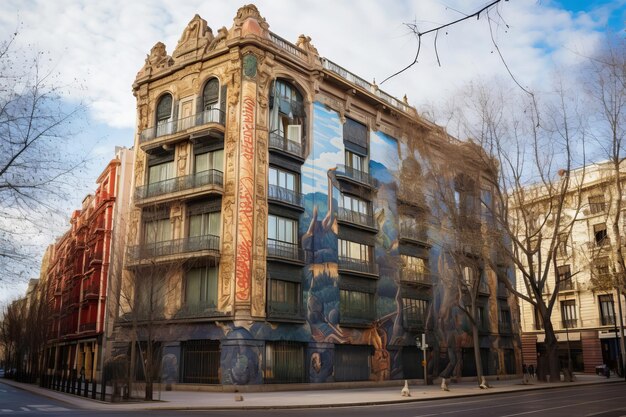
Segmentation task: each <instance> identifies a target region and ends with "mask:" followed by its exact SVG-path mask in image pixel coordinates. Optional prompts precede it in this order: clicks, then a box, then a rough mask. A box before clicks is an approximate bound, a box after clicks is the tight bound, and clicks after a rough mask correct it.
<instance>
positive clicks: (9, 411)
mask: <svg viewBox="0 0 626 417" xmlns="http://www.w3.org/2000/svg"><path fill="white" fill-rule="evenodd" d="M0 411H2V412H3V413H12V412H13V410H11V409H9V408H3V409H2V410H0Z"/></svg>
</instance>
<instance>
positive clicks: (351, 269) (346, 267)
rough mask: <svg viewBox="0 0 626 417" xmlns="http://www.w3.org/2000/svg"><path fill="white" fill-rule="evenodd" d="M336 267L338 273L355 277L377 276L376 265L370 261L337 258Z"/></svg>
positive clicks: (343, 257)
mask: <svg viewBox="0 0 626 417" xmlns="http://www.w3.org/2000/svg"><path fill="white" fill-rule="evenodd" d="M338 266H339V271H343V272H347V273H352V274H357V275H371V276H373V277H377V276H378V265H376V264H375V263H374V262H372V261H364V260H361V259H354V258H348V257H345V256H339V262H338Z"/></svg>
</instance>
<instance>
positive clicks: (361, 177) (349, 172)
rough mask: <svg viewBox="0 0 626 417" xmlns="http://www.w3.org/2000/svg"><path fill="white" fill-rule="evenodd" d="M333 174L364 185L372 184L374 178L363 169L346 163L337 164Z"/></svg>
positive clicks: (371, 185) (369, 185)
mask: <svg viewBox="0 0 626 417" xmlns="http://www.w3.org/2000/svg"><path fill="white" fill-rule="evenodd" d="M335 175H336V176H337V178H344V179H347V180H349V181H351V182H355V183H357V184H361V185H365V186H367V187H373V186H374V179H373V178H372V176H371V175H370V174H369V173H367V172H365V171H359V170H358V169H354V168H352V167H349V166H347V165H337V169H336V170H335Z"/></svg>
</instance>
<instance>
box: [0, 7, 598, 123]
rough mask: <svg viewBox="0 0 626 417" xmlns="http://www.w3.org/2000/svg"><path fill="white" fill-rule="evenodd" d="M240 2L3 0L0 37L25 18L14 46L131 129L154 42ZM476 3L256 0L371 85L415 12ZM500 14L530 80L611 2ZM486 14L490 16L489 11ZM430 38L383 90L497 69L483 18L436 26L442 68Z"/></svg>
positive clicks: (441, 14)
mask: <svg viewBox="0 0 626 417" xmlns="http://www.w3.org/2000/svg"><path fill="white" fill-rule="evenodd" d="M244 3H245V2H234V1H228V2H217V1H200V0H191V1H186V2H174V1H167V0H161V1H147V0H146V1H133V2H127V1H123V0H110V1H107V2H85V1H77V0H58V1H54V2H51V1H45V0H30V1H20V0H12V1H11V0H9V1H6V2H2V4H1V5H0V16H1V17H0V35H1V37H0V39H5V38H6V37H7V35H8V34H9V33H11V32H12V31H14V29H15V27H16V26H17V19H18V18H19V21H20V22H23V25H22V27H21V28H20V29H19V32H20V36H19V42H20V45H34V46H35V47H37V48H39V49H42V50H48V51H51V52H52V56H53V60H52V62H53V63H54V64H55V65H56V69H57V70H58V71H60V72H61V73H62V75H63V77H64V78H65V81H66V82H67V83H68V84H75V82H74V80H75V79H77V80H82V82H83V84H84V87H85V89H82V90H79V89H73V90H72V93H71V95H72V97H73V98H85V99H87V101H88V102H90V103H92V113H91V116H92V117H93V118H94V119H95V120H97V121H99V122H104V123H107V124H109V125H110V126H112V127H127V128H132V127H133V125H134V122H135V100H134V97H133V96H132V94H131V91H130V89H131V85H132V82H133V80H134V77H135V75H136V73H137V71H138V70H139V69H140V68H141V66H142V64H143V61H144V59H145V56H146V54H147V53H148V52H149V50H150V48H151V47H152V45H154V43H156V42H157V41H163V42H165V43H166V45H167V49H168V51H169V52H170V53H171V52H172V50H173V49H174V47H175V45H176V42H177V40H178V37H179V36H180V35H181V33H182V31H183V29H184V28H185V26H186V25H187V23H188V22H189V20H190V19H191V18H192V17H193V16H194V14H195V13H198V14H200V15H201V16H202V17H203V18H205V19H206V20H207V22H208V24H209V26H210V27H212V28H213V30H214V32H216V31H217V29H218V28H219V27H221V26H226V27H230V26H231V25H232V19H233V17H234V16H235V14H236V11H237V8H238V7H239V6H241V5H243V4H244ZM472 3H473V4H468V2H467V1H462V0H456V1H452V2H448V3H447V5H448V7H445V6H443V5H442V3H441V2H438V1H434V0H432V1H419V2H416V1H403V2H387V1H382V0H381V1H376V0H366V1H361V2H359V3H358V7H357V6H355V4H354V3H353V2H348V1H343V2H342V1H339V2H337V1H330V0H306V1H300V2H291V1H286V0H282V1H276V0H260V1H257V2H256V4H257V6H258V8H259V10H260V12H261V14H262V15H263V16H264V17H265V18H266V19H267V21H268V23H269V24H270V29H271V30H272V31H274V32H276V33H278V34H279V35H281V36H283V37H284V38H286V39H288V40H292V41H295V39H296V38H297V36H298V35H299V34H300V33H301V32H303V33H306V34H307V35H309V36H311V37H312V38H313V43H314V45H315V46H316V47H317V48H318V50H319V51H320V54H321V55H323V56H325V57H327V58H329V59H330V60H332V61H335V62H337V63H338V64H340V65H342V66H343V67H345V68H347V69H348V70H350V71H353V72H355V73H357V74H358V75H360V76H362V77H363V78H365V79H366V80H373V79H374V78H376V79H377V81H378V82H379V83H380V81H382V79H383V78H385V77H386V76H388V75H390V74H391V73H393V72H395V71H397V70H398V69H400V68H401V67H402V66H403V65H405V64H407V63H408V62H410V61H411V59H412V57H413V54H414V52H415V46H416V41H415V39H414V37H413V36H412V35H411V34H409V31H408V29H407V27H406V26H404V25H403V23H407V22H411V21H414V20H415V21H416V23H417V24H418V25H419V27H420V29H422V30H424V29H428V28H430V27H432V26H433V25H434V24H435V23H442V22H445V21H449V20H450V19H453V18H458V17H459V16H460V15H459V14H458V12H456V11H454V10H455V9H456V10H459V11H461V12H465V13H468V12H471V11H474V10H476V9H477V8H478V7H480V6H481V5H482V4H483V3H482V2H478V1H475V2H472ZM304 11H305V12H304ZM499 12H500V14H501V15H502V17H503V19H504V21H505V22H506V23H507V24H508V25H509V28H508V29H507V28H506V26H504V24H502V23H500V24H499V25H497V26H496V25H495V24H494V26H493V28H494V31H495V35H496V37H497V40H498V43H499V45H500V47H501V49H502V51H503V53H504V55H505V57H506V59H507V62H508V64H509V66H510V67H511V70H512V71H513V72H514V73H515V74H516V76H517V77H518V78H519V79H520V80H521V83H522V84H524V85H537V84H541V83H542V80H543V79H544V77H545V75H546V73H547V72H548V71H547V70H548V69H549V68H550V67H551V66H552V65H571V63H572V62H575V61H576V60H577V59H579V58H578V57H577V54H576V53H575V52H581V51H589V50H591V49H593V45H594V44H595V43H596V42H597V41H598V35H597V33H595V31H597V30H599V29H602V28H603V26H604V25H605V24H606V22H607V19H608V15H609V12H610V9H609V7H608V6H602V7H598V8H597V9H596V10H593V11H592V12H589V13H584V12H577V13H573V12H568V11H564V10H562V9H558V8H556V7H555V6H554V5H553V3H550V2H540V3H537V2H536V1H535V0H519V1H515V2H506V3H505V2H503V3H501V4H500V6H499ZM418 19H419V20H418ZM492 19H494V20H496V21H497V20H498V19H497V16H496V14H495V13H492ZM294 20H297V25H296V24H294ZM433 40H434V38H432V37H430V38H425V42H424V45H423V48H422V49H423V50H422V52H423V55H422V57H421V59H420V63H419V64H418V65H416V66H415V67H414V68H413V69H411V70H409V71H408V72H406V73H405V74H403V75H401V76H399V77H396V78H395V79H392V80H390V81H389V82H388V83H386V84H385V85H383V86H382V87H383V89H384V90H388V92H389V93H391V94H393V95H395V96H397V97H402V95H404V94H405V93H406V94H408V96H409V99H410V100H411V102H412V103H414V104H417V105H421V104H424V103H427V102H430V101H433V100H436V99H437V98H439V97H441V96H445V95H446V94H450V93H451V92H453V90H454V87H456V86H458V85H460V84H462V83H463V82H465V81H467V80H470V79H472V78H474V77H475V76H477V75H479V74H480V75H482V76H492V75H497V74H504V72H505V69H504V67H503V66H502V63H501V62H499V58H497V56H496V54H495V53H492V51H493V45H492V44H491V38H490V35H489V28H488V25H487V19H486V16H484V17H483V18H482V19H480V20H478V21H476V20H471V21H466V22H464V23H463V24H461V25H458V26H456V27H453V28H450V29H449V30H447V31H445V33H444V32H442V33H440V36H439V38H438V48H437V50H438V52H439V56H440V59H441V63H442V66H441V67H438V66H437V64H436V58H435V55H434V48H433V47H432V43H433ZM542 45H545V47H542Z"/></svg>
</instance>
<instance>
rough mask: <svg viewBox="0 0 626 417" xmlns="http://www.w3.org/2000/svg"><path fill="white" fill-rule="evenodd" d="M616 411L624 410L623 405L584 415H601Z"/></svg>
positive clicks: (588, 416)
mask: <svg viewBox="0 0 626 417" xmlns="http://www.w3.org/2000/svg"><path fill="white" fill-rule="evenodd" d="M616 411H624V407H621V408H614V409H612V410H606V411H598V412H597V413H591V414H587V415H586V416H585V417H591V416H600V415H603V414H609V413H614V412H616ZM619 417H623V416H619Z"/></svg>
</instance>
